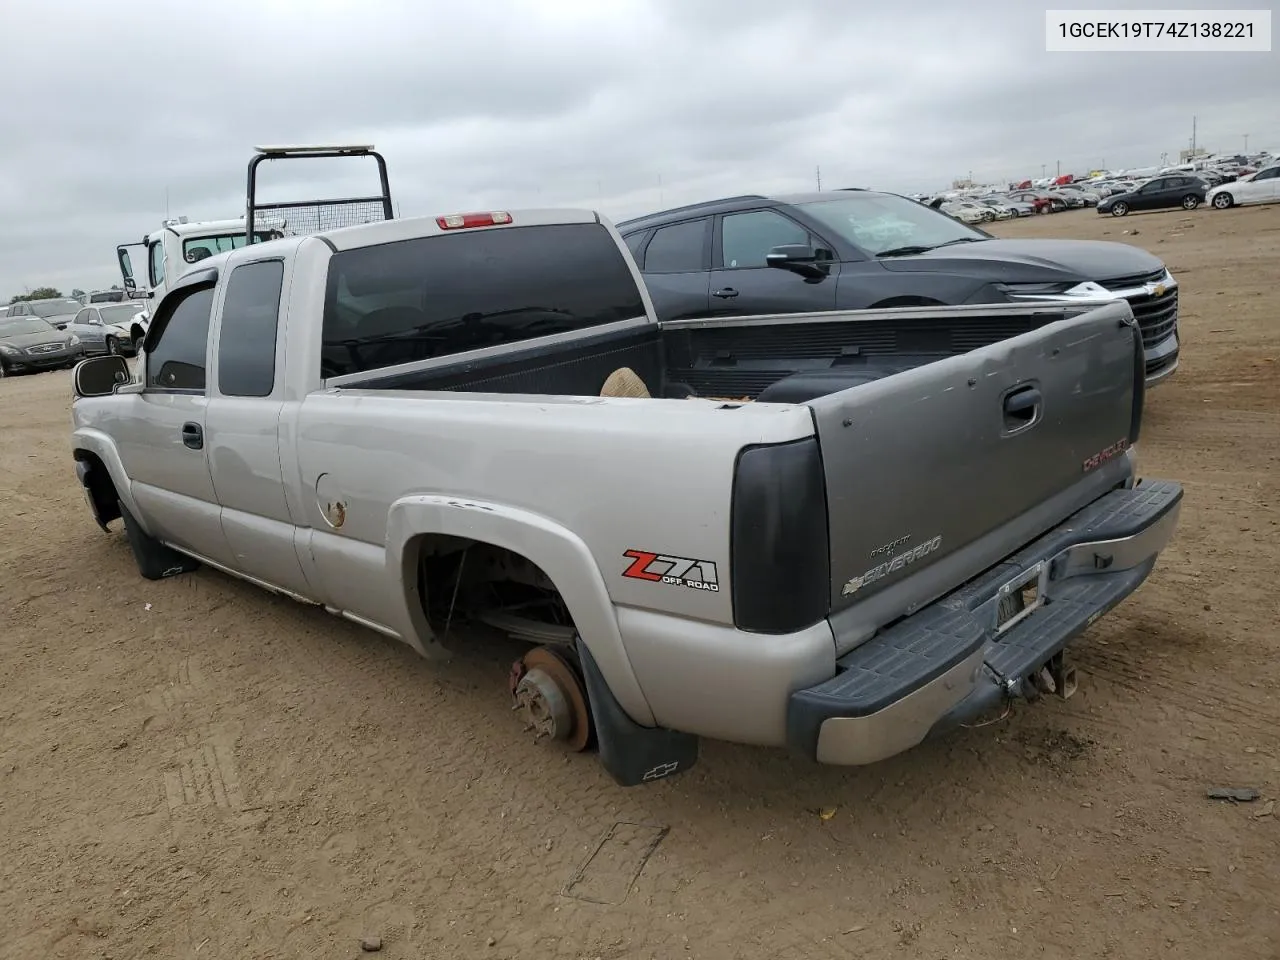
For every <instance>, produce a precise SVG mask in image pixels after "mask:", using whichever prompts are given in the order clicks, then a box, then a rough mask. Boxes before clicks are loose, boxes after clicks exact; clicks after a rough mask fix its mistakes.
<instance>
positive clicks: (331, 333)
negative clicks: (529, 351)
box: [321, 223, 645, 377]
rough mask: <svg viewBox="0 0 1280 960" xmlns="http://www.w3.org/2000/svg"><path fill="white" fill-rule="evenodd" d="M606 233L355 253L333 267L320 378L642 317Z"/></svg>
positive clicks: (540, 233)
mask: <svg viewBox="0 0 1280 960" xmlns="http://www.w3.org/2000/svg"><path fill="white" fill-rule="evenodd" d="M644 312H645V311H644V302H643V301H642V300H641V298H640V291H639V289H638V287H637V286H636V282H635V280H634V278H633V277H632V275H631V271H630V269H629V268H628V266H627V261H626V260H625V258H624V257H623V255H622V252H621V251H620V250H619V249H618V246H617V244H616V243H615V242H614V239H613V237H612V236H611V235H610V233H609V231H608V230H607V229H606V228H605V227H604V226H602V225H600V224H596V223H589V224H576V223H575V224H557V225H554V226H539V227H502V228H498V229H492V230H474V231H468V232H466V233H456V234H452V235H450V234H444V235H441V236H431V237H420V238H418V239H414V240H401V241H398V242H396V243H387V244H381V245H379V246H375V247H363V248H361V249H358V250H346V251H343V252H341V253H338V254H335V255H334V256H333V259H332V260H331V261H330V265H329V281H328V286H327V289H326V292H325V309H324V345H323V349H322V353H321V375H322V376H324V377H338V376H342V375H344V374H349V373H361V372H364V371H366V370H376V369H380V368H383V367H390V366H395V365H397V364H401V363H412V362H414V361H418V360H428V359H431V358H433V357H445V356H449V355H451V354H455V353H461V352H463V351H467V350H479V349H482V348H484V347H494V346H499V345H501V344H509V343H518V342H520V341H522V340H529V339H531V338H534V337H545V336H550V335H553V334H557V333H566V332H569V331H574V330H583V329H586V328H589V327H597V326H600V325H602V324H606V323H614V322H616V321H619V320H628V319H631V318H633V317H640V316H644Z"/></svg>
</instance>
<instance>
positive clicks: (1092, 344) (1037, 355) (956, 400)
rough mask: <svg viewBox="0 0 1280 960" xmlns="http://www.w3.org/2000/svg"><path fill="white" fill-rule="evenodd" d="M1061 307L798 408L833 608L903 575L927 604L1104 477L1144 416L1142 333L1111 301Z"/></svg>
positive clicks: (1104, 486) (1083, 498)
mask: <svg viewBox="0 0 1280 960" xmlns="http://www.w3.org/2000/svg"><path fill="white" fill-rule="evenodd" d="M1072 309H1079V310H1080V312H1079V313H1076V314H1074V315H1072V312H1071V309H1068V310H1064V318H1063V319H1061V320H1056V321H1054V322H1051V323H1049V324H1047V325H1045V326H1042V327H1039V328H1038V329H1036V330H1033V331H1031V332H1029V333H1025V334H1022V335H1020V336H1017V337H1014V338H1012V339H1008V340H1003V341H1001V342H999V343H995V344H991V345H990V346H985V347H981V348H979V349H977V350H973V351H970V352H968V353H964V354H960V355H957V356H953V357H947V358H944V359H940V360H938V361H936V362H934V363H930V364H927V365H925V366H921V367H917V368H915V369H913V370H910V371H907V372H905V373H900V374H897V375H894V376H891V377H887V378H885V379H882V380H878V381H874V382H871V383H866V384H862V385H859V386H856V387H853V388H851V389H848V390H844V391H841V392H839V393H835V394H830V395H828V396H824V397H820V398H817V399H815V400H812V401H809V404H808V405H809V406H810V408H811V409H812V410H813V416H814V421H815V424H816V429H817V434H818V441H819V444H820V447H821V451H822V461H823V469H824V472H825V479H826V493H827V509H828V518H829V520H828V522H829V524H830V553H831V557H830V559H831V612H832V614H837V613H838V612H840V611H841V610H844V609H846V608H849V607H851V606H853V605H855V604H860V603H862V602H863V601H864V600H867V599H869V598H871V597H873V596H874V595H875V594H877V593H879V592H881V591H884V590H886V589H887V588H890V587H892V586H893V585H894V584H902V583H903V582H904V581H907V580H911V579H913V578H918V579H919V580H920V582H921V585H920V586H919V588H918V589H909V590H905V591H902V592H904V593H907V594H910V597H909V600H910V602H911V605H912V606H915V605H918V602H927V601H928V600H930V599H932V598H933V597H936V596H938V595H940V594H941V593H943V592H945V591H947V590H950V589H953V588H954V587H956V586H957V585H958V584H960V583H962V582H964V581H965V580H967V579H969V578H970V577H972V576H975V575H977V574H978V573H980V572H981V571H982V570H983V569H985V568H986V567H988V566H990V565H992V564H994V563H997V562H999V560H1001V559H1002V558H1003V557H1004V556H1007V555H1008V554H1009V553H1011V552H1013V551H1014V550H1016V549H1017V548H1018V547H1020V546H1022V545H1023V544H1024V543H1026V542H1028V541H1030V540H1031V539H1033V538H1034V537H1036V536H1038V535H1039V534H1040V533H1042V532H1043V530H1044V529H1047V528H1048V527H1049V526H1052V525H1054V524H1056V523H1060V522H1061V521H1062V520H1064V519H1065V518H1066V517H1067V516H1069V515H1070V514H1071V513H1073V512H1074V511H1076V510H1078V509H1080V508H1081V507H1082V506H1084V505H1085V504H1087V503H1089V502H1090V501H1092V500H1093V499H1095V498H1096V497H1098V496H1101V495H1102V494H1103V493H1105V492H1106V491H1107V490H1108V489H1110V488H1112V487H1114V486H1115V485H1116V483H1117V482H1118V481H1117V476H1119V474H1118V472H1117V468H1118V467H1119V466H1121V464H1120V463H1119V459H1120V458H1121V456H1122V455H1123V453H1124V451H1125V449H1126V448H1127V447H1128V445H1129V443H1130V440H1131V437H1132V436H1134V435H1135V433H1134V432H1135V430H1136V426H1137V420H1138V418H1139V417H1140V415H1141V402H1142V396H1141V391H1142V352H1141V339H1140V337H1139V336H1138V333H1137V328H1136V326H1135V325H1134V322H1133V316H1132V313H1131V311H1130V308H1129V306H1128V304H1126V303H1124V302H1122V301H1117V302H1114V303H1107V304H1104V305H1101V306H1096V307H1091V308H1088V307H1085V308H1072ZM944 311H945V308H942V309H941V310H940V314H941V313H942V312H944ZM957 322H963V321H962V320H959V319H958V320H957ZM943 561H946V562H945V563H944V562H943ZM902 612H904V611H903V610H901V609H899V610H897V611H895V615H900V614H901V613H902Z"/></svg>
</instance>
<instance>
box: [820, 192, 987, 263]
mask: <svg viewBox="0 0 1280 960" xmlns="http://www.w3.org/2000/svg"><path fill="white" fill-rule="evenodd" d="M798 206H799V207H801V208H802V209H803V210H804V211H805V212H806V213H807V214H809V216H811V217H813V218H814V219H815V220H818V221H819V222H820V223H823V224H825V225H826V226H828V227H830V228H831V229H833V230H835V231H836V232H837V233H838V234H839V235H840V236H841V237H842V238H843V239H845V240H847V241H848V242H850V243H852V244H854V245H855V246H856V247H858V248H859V249H860V250H865V251H866V252H867V253H869V254H871V255H872V256H877V255H879V254H880V253H883V252H884V251H886V250H895V249H897V248H899V247H917V246H918V247H930V248H932V247H936V246H938V245H940V244H943V243H952V242H956V241H965V240H986V239H989V238H988V236H987V235H986V234H985V233H983V232H982V231H980V230H975V229H974V228H973V227H970V226H967V225H966V224H963V223H960V222H959V221H957V220H953V219H952V218H951V217H948V216H947V215H946V214H945V213H939V212H938V211H936V210H933V209H931V208H929V207H926V206H923V205H922V204H919V203H916V202H915V201H914V200H908V199H906V198H905V197H897V196H894V195H892V194H885V193H864V194H852V195H850V196H845V197H841V198H840V199H838V200H813V201H810V202H808V203H801V204H798Z"/></svg>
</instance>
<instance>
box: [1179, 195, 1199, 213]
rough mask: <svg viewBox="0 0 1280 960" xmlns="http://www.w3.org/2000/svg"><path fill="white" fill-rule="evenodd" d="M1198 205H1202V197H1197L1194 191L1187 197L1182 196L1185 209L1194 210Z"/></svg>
mask: <svg viewBox="0 0 1280 960" xmlns="http://www.w3.org/2000/svg"><path fill="white" fill-rule="evenodd" d="M1198 206H1200V198H1199V197H1197V196H1196V195H1195V194H1194V193H1188V194H1187V195H1186V196H1185V197H1183V198H1182V209H1183V210H1194V209H1195V208H1196V207H1198Z"/></svg>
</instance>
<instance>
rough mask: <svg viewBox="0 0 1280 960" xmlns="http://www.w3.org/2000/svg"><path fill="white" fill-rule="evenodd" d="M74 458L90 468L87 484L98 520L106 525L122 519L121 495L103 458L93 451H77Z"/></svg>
mask: <svg viewBox="0 0 1280 960" xmlns="http://www.w3.org/2000/svg"><path fill="white" fill-rule="evenodd" d="M73 456H74V457H75V460H76V462H77V463H83V464H85V465H86V466H87V467H88V468H89V473H88V476H87V477H86V479H85V483H86V485H87V489H88V492H89V496H90V497H92V498H93V505H94V508H95V509H96V510H97V512H98V519H99V520H101V521H102V523H103V524H104V525H106V524H109V523H110V522H111V521H112V520H118V519H120V494H119V492H118V491H117V490H116V485H115V482H114V481H113V480H112V479H111V473H110V472H109V471H108V470H107V465H106V464H105V463H103V462H102V458H101V457H99V456H98V455H97V454H96V453H94V452H92V451H91V450H76V451H75V453H74V454H73Z"/></svg>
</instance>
